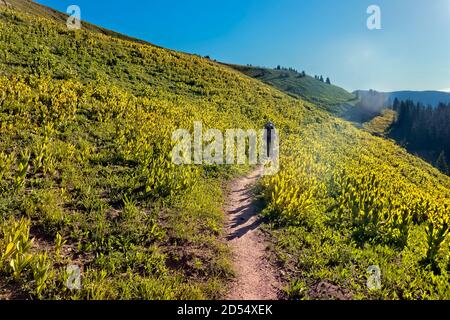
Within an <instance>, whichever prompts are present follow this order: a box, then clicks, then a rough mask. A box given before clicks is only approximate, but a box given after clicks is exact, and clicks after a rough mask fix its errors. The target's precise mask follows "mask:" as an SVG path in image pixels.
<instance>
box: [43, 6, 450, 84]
mask: <svg viewBox="0 0 450 320" xmlns="http://www.w3.org/2000/svg"><path fill="white" fill-rule="evenodd" d="M37 2H40V3H42V4H45V5H48V6H51V7H53V8H56V9H58V10H61V11H66V8H67V7H68V6H69V5H70V4H76V5H79V6H80V8H81V14H82V19H83V20H86V21H89V22H92V23H95V24H98V25H101V26H103V27H106V28H109V29H112V30H115V31H119V32H122V33H125V34H128V35H131V36H135V37H138V38H142V39H145V40H148V41H150V42H152V43H154V44H157V45H160V46H164V47H167V48H171V49H175V50H180V51H185V52H191V53H198V54H201V55H210V56H211V57H212V58H215V59H218V60H220V61H226V62H233V63H239V64H247V63H249V64H253V65H261V66H270V67H273V66H276V65H278V64H280V65H283V66H292V67H295V68H297V69H299V70H305V71H306V72H307V73H309V74H313V75H314V74H323V75H324V76H329V77H330V78H331V80H332V81H333V82H335V83H336V84H337V85H340V86H342V87H344V88H346V89H347V90H350V91H352V90H355V89H369V88H373V89H377V90H384V91H392V90H403V89H411V90H428V89H433V90H443V89H447V90H448V91H450V0H431V1H430V0H344V1H342V0H220V1H219V0H148V1H144V0H122V1H116V0H108V1H107V0H97V1H89V0H69V1H66V0H38V1H37ZM371 4H376V5H379V6H380V8H381V13H382V30H374V31H369V30H368V29H367V27H366V20H367V18H368V14H367V13H366V10H367V7H368V6H369V5H371Z"/></svg>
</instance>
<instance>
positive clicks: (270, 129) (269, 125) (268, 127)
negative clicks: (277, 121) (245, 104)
mask: <svg viewBox="0 0 450 320" xmlns="http://www.w3.org/2000/svg"><path fill="white" fill-rule="evenodd" d="M264 129H265V130H266V131H267V134H266V138H267V158H270V157H271V155H272V154H273V152H272V138H275V137H272V132H273V130H275V125H274V124H273V122H272V121H269V122H268V123H267V124H266V125H265V126H264Z"/></svg>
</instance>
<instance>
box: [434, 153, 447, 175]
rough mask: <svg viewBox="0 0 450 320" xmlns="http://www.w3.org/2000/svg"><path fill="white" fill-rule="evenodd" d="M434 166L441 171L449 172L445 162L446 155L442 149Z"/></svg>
mask: <svg viewBox="0 0 450 320" xmlns="http://www.w3.org/2000/svg"><path fill="white" fill-rule="evenodd" d="M436 168H438V169H439V170H440V171H441V172H442V173H445V174H449V173H450V171H449V168H448V164H447V157H446V156H445V152H444V151H442V152H441V154H440V155H439V157H438V159H437V160H436Z"/></svg>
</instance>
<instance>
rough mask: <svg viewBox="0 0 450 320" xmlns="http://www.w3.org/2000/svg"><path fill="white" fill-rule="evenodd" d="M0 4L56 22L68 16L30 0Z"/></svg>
mask: <svg viewBox="0 0 450 320" xmlns="http://www.w3.org/2000/svg"><path fill="white" fill-rule="evenodd" d="M1 6H3V7H6V8H9V9H12V10H16V11H20V12H23V13H28V14H31V15H34V16H39V17H43V18H48V19H51V20H54V21H57V22H60V23H63V24H65V23H66V21H67V18H68V15H67V14H65V13H62V12H59V11H57V10H54V9H52V8H49V7H47V6H43V5H41V4H39V3H37V2H34V1H32V0H0V7H1ZM82 25H83V28H84V29H86V30H89V31H93V32H99V33H102V34H105V35H109V36H112V37H116V38H120V39H125V40H130V41H135V42H139V43H147V42H146V41H143V40H140V39H136V38H133V37H129V36H127V35H124V34H121V33H118V32H115V31H111V30H108V29H105V28H102V27H99V26H96V25H94V24H92V23H89V22H86V21H83V22H82ZM147 44H148V43H147Z"/></svg>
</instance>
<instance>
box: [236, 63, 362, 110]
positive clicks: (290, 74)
mask: <svg viewBox="0 0 450 320" xmlns="http://www.w3.org/2000/svg"><path fill="white" fill-rule="evenodd" d="M230 66H231V67H232V68H234V69H236V70H238V71H240V72H242V73H244V74H245V75H248V76H250V77H252V78H255V79H258V80H260V81H262V82H264V83H267V84H269V85H271V86H273V87H275V88H277V89H279V90H281V91H283V92H286V93H287V94H289V95H292V96H294V97H299V98H302V99H305V100H307V101H310V102H312V103H314V104H316V105H318V106H321V107H324V108H326V109H327V110H329V111H333V112H341V111H342V110H341V108H344V109H345V106H339V105H341V104H348V103H353V102H354V101H355V98H356V97H355V96H354V95H353V94H351V93H349V92H347V91H345V90H344V89H342V88H340V87H337V86H335V85H329V84H326V83H324V82H322V81H319V80H317V79H314V78H313V77H311V76H308V75H306V76H302V75H301V74H299V73H297V72H295V71H291V70H276V69H268V68H260V67H251V66H239V65H230ZM347 107H348V106H347Z"/></svg>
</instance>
